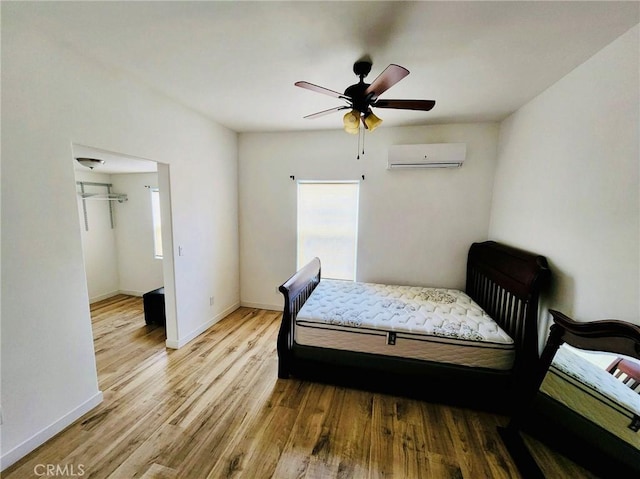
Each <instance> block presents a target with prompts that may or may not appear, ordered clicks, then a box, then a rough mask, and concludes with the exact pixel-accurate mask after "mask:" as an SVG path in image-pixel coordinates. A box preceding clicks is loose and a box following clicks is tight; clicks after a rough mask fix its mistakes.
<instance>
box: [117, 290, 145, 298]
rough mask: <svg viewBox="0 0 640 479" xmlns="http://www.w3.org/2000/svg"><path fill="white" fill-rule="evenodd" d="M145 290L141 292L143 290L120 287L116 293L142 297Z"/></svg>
mask: <svg viewBox="0 0 640 479" xmlns="http://www.w3.org/2000/svg"><path fill="white" fill-rule="evenodd" d="M145 292H146V291H145ZM145 292H143V291H132V290H130V289H121V290H120V291H118V294H126V295H127V296H139V297H142V295H143V294H144V293H145Z"/></svg>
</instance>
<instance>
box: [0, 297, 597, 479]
mask: <svg viewBox="0 0 640 479" xmlns="http://www.w3.org/2000/svg"><path fill="white" fill-rule="evenodd" d="M92 316H93V332H94V337H95V350H96V359H97V365H98V377H99V382H100V389H101V390H102V391H103V393H104V401H103V403H102V404H101V405H100V406H98V407H97V408H95V409H94V410H93V411H91V412H89V413H88V414H86V415H85V416H84V417H82V418H81V419H80V420H78V421H77V422H76V423H74V424H73V425H71V426H70V427H69V428H67V429H66V430H65V431H63V432H62V433H60V434H59V435H57V436H56V437H54V438H53V439H52V440H50V441H49V442H47V443H46V444H45V445H43V446H42V447H40V448H39V449H37V450H36V451H34V452H33V453H31V454H30V455H28V456H27V457H25V458H23V459H22V460H21V461H19V462H18V463H17V464H15V465H14V466H12V467H11V468H9V469H8V470H7V471H5V472H4V473H3V477H4V478H5V479H24V478H31V477H39V476H37V474H36V472H38V471H34V468H36V466H37V465H39V464H40V465H42V464H44V465H47V464H54V465H60V466H65V465H66V466H67V467H69V466H73V467H74V468H75V471H76V472H77V471H79V470H80V469H79V468H80V466H82V467H81V469H82V472H83V474H82V477H83V478H110V479H128V478H143V479H151V478H156V479H160V478H164V479H169V478H172V479H173V478H180V479H191V478H195V479H200V478H203V479H204V478H231V477H235V478H248V479H260V478H278V479H288V478H314V479H328V478H349V479H359V478H398V479H410V478H430V479H431V478H436V479H437V478H458V479H461V478H465V479H478V478H483V479H484V478H509V479H512V478H518V477H520V476H519V474H518V472H517V470H516V468H515V465H514V464H513V462H512V460H511V459H510V457H509V455H508V454H507V452H506V450H505V448H504V446H503V444H502V442H501V440H500V437H499V436H498V434H497V432H496V426H497V425H504V424H505V423H506V420H505V418H504V417H501V416H497V415H493V414H488V413H482V412H475V411H471V410H466V409H460V408H454V407H448V406H444V405H437V404H430V403H426V402H421V401H415V400H409V399H404V398H400V397H393V396H387V395H381V394H374V393H370V392H364V391H357V390H350V389H345V388H340V387H334V386H328V385H322V384H314V383H310V382H304V381H299V380H294V379H290V380H281V379H278V378H277V355H276V349H275V345H276V335H277V330H278V326H279V319H280V314H279V313H276V312H272V311H263V310H256V309H247V308H241V309H239V310H238V311H236V312H234V313H232V314H231V315H229V316H228V317H227V318H225V319H224V320H222V321H220V322H219V323H218V324H216V325H215V326H213V327H212V328H211V329H210V330H209V331H207V332H206V333H205V334H203V335H201V336H200V337H198V338H196V339H195V340H194V341H192V342H191V343H189V344H188V345H186V346H185V347H183V348H182V349H180V350H177V351H174V350H168V349H165V347H164V339H165V338H164V330H163V329H162V328H158V327H152V326H146V325H145V323H144V318H143V309H142V300H141V298H134V297H130V296H117V297H114V298H111V299H108V300H105V301H102V302H100V303H96V304H94V305H93V306H92ZM530 444H531V446H532V447H533V448H534V452H535V455H536V457H537V459H538V462H539V463H540V465H541V467H543V469H544V471H545V473H546V475H547V477H549V478H562V479H564V478H572V479H579V478H593V477H594V476H592V475H590V474H588V473H587V472H586V471H584V470H583V469H580V468H579V467H577V466H576V465H574V464H573V463H572V462H570V461H568V460H566V459H564V458H563V457H562V456H558V455H556V454H554V453H553V452H552V451H550V450H548V449H547V448H545V447H544V446H543V445H541V444H539V443H536V442H535V441H530ZM39 471H42V469H40V470H39ZM67 471H71V469H67ZM58 477H60V476H58ZM69 477H71V474H70V475H69Z"/></svg>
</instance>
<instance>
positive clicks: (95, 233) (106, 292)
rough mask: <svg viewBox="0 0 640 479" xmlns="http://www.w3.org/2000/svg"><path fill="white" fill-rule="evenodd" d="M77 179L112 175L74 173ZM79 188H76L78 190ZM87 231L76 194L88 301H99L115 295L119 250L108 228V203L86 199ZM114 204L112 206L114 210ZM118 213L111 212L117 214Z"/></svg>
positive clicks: (108, 180)
mask: <svg viewBox="0 0 640 479" xmlns="http://www.w3.org/2000/svg"><path fill="white" fill-rule="evenodd" d="M76 180H77V181H85V182H92V183H111V175H106V174H100V173H95V172H90V171H87V172H81V171H78V172H77V173H76ZM79 190H80V188H79V187H78V191H79ZM85 191H86V192H87V193H100V194H105V193H107V189H106V188H104V187H98V186H90V185H87V186H85ZM84 203H85V208H86V215H87V223H88V226H89V229H88V230H85V225H84V211H83V207H82V198H81V197H80V196H78V197H77V204H78V217H79V221H80V225H81V228H80V233H81V235H82V251H83V253H84V264H85V270H86V274H87V289H88V291H89V299H90V302H94V301H99V300H101V299H104V298H108V297H110V296H113V295H114V294H117V292H118V290H119V289H120V287H119V279H118V252H117V245H116V230H115V229H112V228H111V220H110V217H109V203H108V202H107V201H99V200H91V199H87V200H85V202H84ZM115 208H116V207H115V206H114V209H115ZM116 215H117V213H115V214H114V216H116Z"/></svg>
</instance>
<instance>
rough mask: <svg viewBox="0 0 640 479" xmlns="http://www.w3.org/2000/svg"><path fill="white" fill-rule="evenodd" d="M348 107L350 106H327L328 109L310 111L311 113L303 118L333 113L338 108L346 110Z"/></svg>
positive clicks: (310, 118)
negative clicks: (316, 111) (315, 111)
mask: <svg viewBox="0 0 640 479" xmlns="http://www.w3.org/2000/svg"><path fill="white" fill-rule="evenodd" d="M349 108H351V107H350V106H337V107H335V108H329V109H328V110H322V111H319V112H318V113H312V114H311V115H307V116H305V117H303V118H306V119H307V120H312V119H313V118H319V117H321V116H325V115H328V114H329V113H333V112H336V111H340V110H348V109H349Z"/></svg>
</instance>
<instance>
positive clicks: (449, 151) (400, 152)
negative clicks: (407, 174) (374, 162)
mask: <svg viewBox="0 0 640 479" xmlns="http://www.w3.org/2000/svg"><path fill="white" fill-rule="evenodd" d="M466 154H467V145H466V144H464V143H431V144H426V145H392V146H390V147H389V162H388V166H387V169H389V170H391V169H396V168H457V167H459V166H462V163H463V162H464V159H465V156H466Z"/></svg>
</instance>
